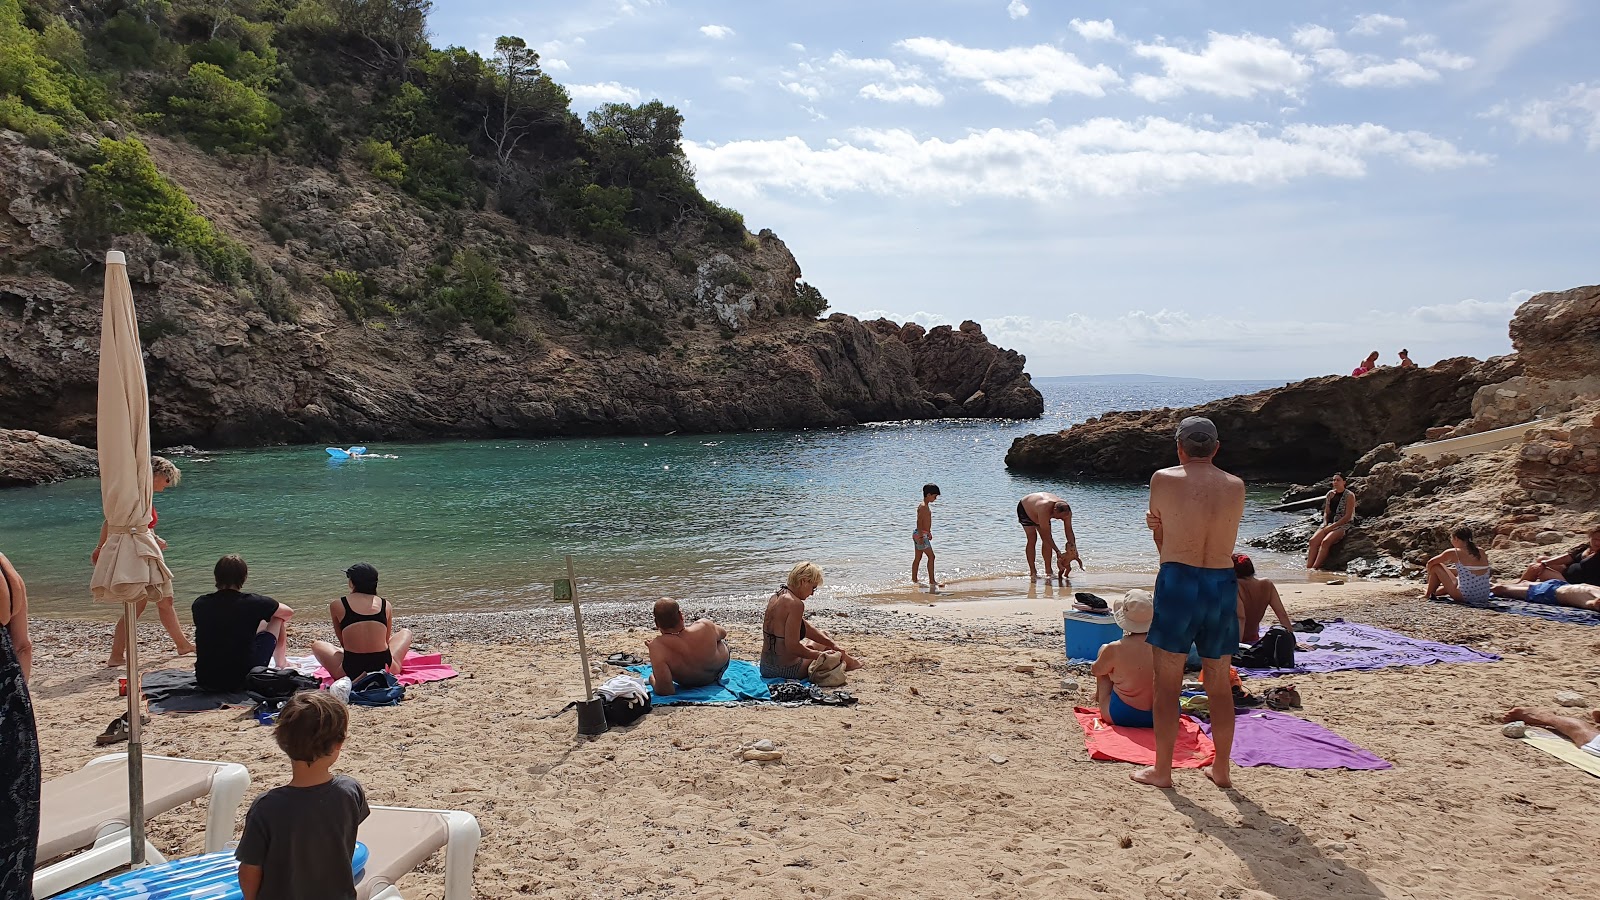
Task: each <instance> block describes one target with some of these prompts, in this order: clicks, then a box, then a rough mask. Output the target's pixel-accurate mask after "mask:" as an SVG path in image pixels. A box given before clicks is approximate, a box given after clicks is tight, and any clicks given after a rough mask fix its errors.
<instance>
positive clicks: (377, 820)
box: [356, 806, 481, 900]
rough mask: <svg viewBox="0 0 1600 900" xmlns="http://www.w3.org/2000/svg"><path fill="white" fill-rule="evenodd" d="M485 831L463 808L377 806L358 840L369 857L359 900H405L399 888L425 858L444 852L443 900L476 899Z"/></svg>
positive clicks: (363, 826) (357, 896)
mask: <svg viewBox="0 0 1600 900" xmlns="http://www.w3.org/2000/svg"><path fill="white" fill-rule="evenodd" d="M480 837H481V832H480V831H479V830H478V820H477V819H475V818H473V817H472V815H471V814H469V813H464V812H461V811H459V810H443V809H405V808H403V807H398V806H374V807H372V815H370V816H368V817H367V820H366V821H365V822H362V823H361V829H360V831H359V832H357V835H356V839H357V840H359V841H360V842H361V843H363V844H365V845H366V846H367V851H368V852H369V853H370V854H371V855H370V856H369V857H368V858H367V867H366V870H365V875H364V877H363V878H362V879H361V883H360V884H358V885H356V898H357V900H404V898H403V897H402V896H401V894H400V889H399V888H398V887H396V886H395V882H397V881H399V880H400V879H401V878H402V877H404V876H405V875H406V874H408V873H409V872H411V871H412V870H413V869H415V868H416V867H417V866H419V865H421V864H422V863H423V861H424V860H426V859H427V858H428V857H430V856H432V855H433V854H434V853H436V852H438V851H439V849H440V848H443V849H444V900H472V867H473V862H474V860H475V858H476V857H477V855H478V841H479V839H480Z"/></svg>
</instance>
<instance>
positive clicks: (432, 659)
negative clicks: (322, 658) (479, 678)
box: [312, 651, 458, 687]
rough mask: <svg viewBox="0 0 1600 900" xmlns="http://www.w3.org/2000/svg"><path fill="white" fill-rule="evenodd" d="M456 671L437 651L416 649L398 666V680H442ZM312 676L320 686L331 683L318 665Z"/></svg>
mask: <svg viewBox="0 0 1600 900" xmlns="http://www.w3.org/2000/svg"><path fill="white" fill-rule="evenodd" d="M457 674H458V673H457V672H456V670H455V669H454V668H452V667H450V666H448V665H446V664H445V662H444V656H443V655H442V654H439V653H429V654H427V655H423V654H421V653H417V652H416V651H411V652H409V653H407V654H406V661H405V664H404V665H403V666H401V668H400V675H399V676H398V680H399V682H400V683H401V684H425V683H427V682H429V681H443V680H445V679H446V678H454V677H456V675H457ZM312 675H313V676H314V677H317V678H320V679H322V686H323V687H327V686H328V685H330V684H333V679H332V678H329V677H328V670H327V669H324V668H322V667H320V666H319V667H318V668H317V671H315V672H313V673H312Z"/></svg>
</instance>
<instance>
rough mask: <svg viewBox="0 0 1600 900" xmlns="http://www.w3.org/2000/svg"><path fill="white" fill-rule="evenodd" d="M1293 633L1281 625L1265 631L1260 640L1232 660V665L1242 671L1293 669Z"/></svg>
mask: <svg viewBox="0 0 1600 900" xmlns="http://www.w3.org/2000/svg"><path fill="white" fill-rule="evenodd" d="M1294 647H1295V639H1294V632H1292V631H1286V630H1284V628H1283V627H1282V626H1281V625H1274V626H1272V627H1271V628H1268V629H1267V633H1266V634H1263V635H1262V636H1261V639H1260V640H1258V641H1256V642H1255V643H1254V644H1251V645H1250V647H1249V649H1247V650H1243V651H1241V652H1240V653H1239V655H1237V656H1235V657H1234V658H1233V664H1234V665H1236V666H1239V667H1240V668H1244V669H1292V668H1294Z"/></svg>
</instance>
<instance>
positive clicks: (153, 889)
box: [56, 843, 368, 900]
mask: <svg viewBox="0 0 1600 900" xmlns="http://www.w3.org/2000/svg"><path fill="white" fill-rule="evenodd" d="M367 856H368V853H367V847H366V845H365V844H361V843H357V844H356V852H355V853H354V854H352V856H351V859H350V871H351V872H353V873H355V876H356V880H357V881H360V880H361V872H362V870H363V869H365V868H366V867H367ZM243 897H244V894H243V893H241V892H240V890H239V863H238V861H236V860H235V859H234V858H233V851H232V850H219V851H217V852H216V853H205V854H201V855H200V856H190V857H187V858H184V859H174V860H172V861H170V862H164V863H161V864H160V865H154V866H146V867H145V868H143V869H135V870H133V871H132V872H124V873H123V874H121V875H118V876H117V877H115V878H108V879H106V880H105V881H102V882H100V883H99V884H91V885H89V886H87V887H81V888H78V889H77V890H75V891H68V892H66V893H65V894H57V895H56V900H242V898H243Z"/></svg>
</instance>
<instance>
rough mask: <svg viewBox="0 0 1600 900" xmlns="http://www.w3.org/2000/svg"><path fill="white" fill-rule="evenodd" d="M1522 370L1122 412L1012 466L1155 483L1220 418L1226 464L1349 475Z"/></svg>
mask: <svg viewBox="0 0 1600 900" xmlns="http://www.w3.org/2000/svg"><path fill="white" fill-rule="evenodd" d="M1518 371H1519V363H1518V362H1517V361H1516V360H1515V359H1498V360H1492V361H1490V362H1489V363H1479V362H1478V361H1477V360H1474V359H1468V358H1465V357H1462V358H1456V359H1447V360H1444V361H1442V362H1439V363H1437V364H1435V365H1433V366H1430V367H1428V368H1417V369H1398V368H1382V369H1378V370H1377V371H1375V372H1373V373H1371V374H1370V375H1366V376H1363V377H1361V378H1350V377H1345V376H1326V377H1323V378H1312V379H1309V380H1306V381H1301V382H1296V383H1294V384H1290V385H1286V386H1284V387H1281V388H1274V389H1272V390H1267V391H1262V392H1260V393H1256V394H1248V395H1244V396H1240V397H1229V398H1226V399H1223V400H1217V401H1215V402H1212V403H1206V404H1203V405H1200V406H1196V407H1191V408H1188V409H1156V410H1147V411H1144V412H1113V413H1107V414H1105V415H1103V416H1100V417H1098V418H1094V419H1090V420H1088V421H1087V422H1083V423H1081V424H1079V425H1074V426H1073V427H1071V428H1069V429H1067V430H1065V431H1062V432H1059V433H1056V434H1044V435H1027V436H1025V437H1022V438H1018V439H1017V440H1016V441H1015V442H1014V443H1013V444H1012V445H1011V449H1010V451H1009V452H1008V453H1007V454H1006V465H1008V466H1010V467H1011V468H1013V469H1016V470H1018V471H1026V472H1045V473H1051V474H1063V475H1080V476H1089V477H1095V478H1115V479H1135V480H1145V479H1148V478H1149V477H1150V474H1151V473H1152V472H1154V471H1155V470H1156V469H1159V468H1161V467H1163V466H1169V465H1172V464H1173V463H1174V462H1175V457H1174V450H1173V437H1174V434H1175V432H1176V430H1177V426H1178V422H1179V421H1181V420H1182V419H1183V418H1184V417H1185V416H1191V415H1198V416H1205V417H1207V418H1209V419H1211V420H1212V421H1213V422H1215V423H1216V425H1217V430H1218V432H1219V434H1220V435H1221V438H1222V449H1221V450H1220V451H1218V457H1217V463H1218V465H1221V466H1223V467H1224V468H1226V469H1228V470H1229V471H1231V472H1236V473H1238V474H1239V475H1240V476H1241V477H1244V478H1246V479H1249V480H1253V481H1291V482H1292V481H1314V480H1316V479H1318V478H1320V477H1324V476H1326V475H1328V474H1329V473H1331V472H1334V471H1336V470H1341V469H1348V468H1349V467H1350V466H1352V465H1353V464H1354V463H1355V462H1356V461H1357V460H1359V459H1360V458H1361V457H1362V455H1363V454H1365V453H1366V452H1367V451H1369V450H1371V449H1372V448H1373V447H1375V446H1377V445H1379V444H1384V443H1390V442H1393V443H1399V444H1407V443H1412V442H1414V441H1419V440H1421V439H1422V438H1423V435H1424V434H1425V433H1426V432H1427V430H1428V429H1429V428H1430V427H1433V426H1437V425H1442V424H1445V423H1454V422H1457V421H1460V420H1461V419H1462V418H1464V417H1465V416H1467V415H1468V414H1469V413H1470V412H1471V411H1472V401H1473V397H1474V395H1475V394H1476V393H1477V392H1478V391H1479V389H1480V388H1481V387H1483V386H1485V385H1487V384H1490V383H1494V382H1499V381H1503V380H1505V379H1506V378H1509V377H1511V376H1512V375H1514V374H1515V373H1516V372H1518Z"/></svg>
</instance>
